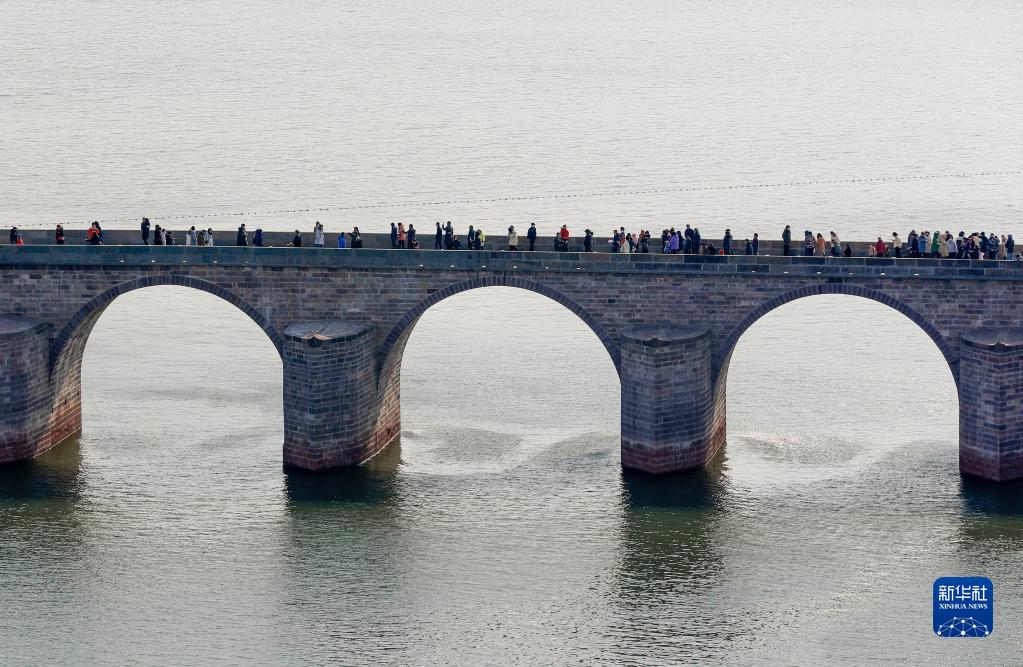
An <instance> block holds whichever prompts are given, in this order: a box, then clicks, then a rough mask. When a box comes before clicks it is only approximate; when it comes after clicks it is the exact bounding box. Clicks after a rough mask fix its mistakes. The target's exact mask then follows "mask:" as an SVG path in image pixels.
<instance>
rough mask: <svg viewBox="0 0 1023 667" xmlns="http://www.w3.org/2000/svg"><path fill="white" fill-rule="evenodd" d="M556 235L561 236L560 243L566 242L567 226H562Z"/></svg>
mask: <svg viewBox="0 0 1023 667" xmlns="http://www.w3.org/2000/svg"><path fill="white" fill-rule="evenodd" d="M558 234H559V235H560V236H561V240H562V241H567V240H568V236H569V234H568V225H562V226H561V231H560V232H558Z"/></svg>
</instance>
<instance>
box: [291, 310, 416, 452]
mask: <svg viewBox="0 0 1023 667" xmlns="http://www.w3.org/2000/svg"><path fill="white" fill-rule="evenodd" d="M283 356H284V464H285V465H288V466H294V467H297V468H304V469H307V470H322V469H325V468H334V467H338V466H345V465H357V464H359V463H362V462H363V461H365V460H367V459H369V458H371V457H372V456H373V455H374V454H376V453H377V452H378V451H379V450H380V449H382V448H383V447H384V446H386V445H387V443H388V442H390V440H391V439H392V438H393V437H394V435H396V434H397V433H396V431H394V432H391V430H390V429H382V430H378V427H379V426H380V419H379V418H380V405H381V401H380V398H379V396H378V392H377V372H376V336H375V330H374V327H373V325H371V324H367V323H363V322H346V321H341V320H327V321H318V322H305V323H301V324H295V325H292V326H290V327H288V328H287V329H286V330H285V331H284V349H283Z"/></svg>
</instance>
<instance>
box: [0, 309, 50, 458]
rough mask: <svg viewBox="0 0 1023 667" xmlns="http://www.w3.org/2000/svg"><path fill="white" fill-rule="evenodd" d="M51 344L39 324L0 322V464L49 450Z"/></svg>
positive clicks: (3, 319)
mask: <svg viewBox="0 0 1023 667" xmlns="http://www.w3.org/2000/svg"><path fill="white" fill-rule="evenodd" d="M51 425H52V400H51V394H50V341H49V337H48V336H47V325H46V324H45V323H44V322H39V321H36V320H31V319H28V318H22V317H0V463H8V462H10V461H20V460H22V459H30V458H32V457H34V456H37V455H39V454H42V453H43V452H45V451H46V450H47V449H49V448H50V447H51V446H52V445H53V438H52V435H51Z"/></svg>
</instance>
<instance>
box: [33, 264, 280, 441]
mask: <svg viewBox="0 0 1023 667" xmlns="http://www.w3.org/2000/svg"><path fill="white" fill-rule="evenodd" d="M159 285H174V286H178V287H190V288H192V289H197V290H200V291H202V292H207V293H209V294H212V295H214V296H217V297H219V298H221V299H223V300H224V301H227V302H228V303H230V304H231V305H233V306H235V307H236V308H238V309H239V310H241V311H242V312H243V313H245V314H246V315H247V316H248V317H249V318H250V319H251V320H252V321H253V322H255V323H256V325H257V326H258V327H259V328H260V329H261V330H262V331H263V333H265V334H266V336H267V338H269V339H270V342H271V343H273V346H274V348H276V350H277V353H278V354H282V350H283V346H284V339H283V337H282V336H281V334H280V333H279V332H278V331H277V330H276V329H275V328H274V326H273V325H272V324H271V323H270V321H269V320H268V319H267V318H266V317H264V316H263V314H262V313H260V312H259V311H258V310H256V308H255V307H253V306H252V305H251V304H250V303H248V302H247V301H245V300H244V299H242V298H241V297H239V296H238V295H237V294H234V293H233V292H231V291H229V290H226V289H224V288H223V287H220V286H219V285H217V284H215V283H212V282H209V281H207V280H202V279H200V278H193V277H191V276H184V275H177V274H173V273H170V274H160V275H153V276H145V277H142V278H135V279H134V280H128V281H125V282H123V283H118V284H117V285H114V286H113V287H111V288H110V289H108V290H105V291H104V292H103V293H102V294H99V295H98V296H96V297H94V298H92V299H90V300H89V302H88V303H86V304H85V305H84V306H82V307H81V308H80V309H79V310H78V312H76V313H75V314H74V316H72V317H71V319H70V320H68V321H67V323H66V324H65V325H64V327H63V328H62V329H61V330H60V332H58V334H57V336H56V338H54V340H53V344H52V345H51V346H50V386H51V395H52V398H53V426H52V436H51V440H52V442H53V443H54V444H56V443H58V442H61V441H63V440H64V439H66V438H67V437H69V436H71V435H73V434H74V433H77V432H78V431H79V430H80V429H81V426H82V417H81V393H82V389H81V373H82V371H81V366H82V356H83V354H84V352H85V346H86V343H87V342H88V340H89V336H90V335H91V334H92V330H93V328H94V327H95V326H96V322H98V321H99V318H100V316H101V315H102V314H103V312H104V311H105V310H106V309H107V307H108V306H110V304H111V303H113V302H114V300H115V299H116V298H117V297H119V296H121V295H122V294H126V293H128V292H132V291H134V290H138V289H143V288H145V287H156V286H159Z"/></svg>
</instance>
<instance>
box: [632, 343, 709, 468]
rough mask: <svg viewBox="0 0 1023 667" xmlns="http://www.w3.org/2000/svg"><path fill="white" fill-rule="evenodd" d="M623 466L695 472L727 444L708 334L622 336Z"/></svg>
mask: <svg viewBox="0 0 1023 667" xmlns="http://www.w3.org/2000/svg"><path fill="white" fill-rule="evenodd" d="M621 380H622V465H623V466H624V467H626V468H633V469H636V470H642V471H644V472H649V473H657V474H660V473H669V472H674V471H678V470H685V469H687V468H697V467H699V466H702V465H704V464H706V463H707V462H708V461H709V460H710V459H712V458H713V457H714V455H715V454H716V453H717V451H718V450H719V449H720V448H721V445H723V444H724V442H725V410H724V396H723V394H720V395H718V394H716V393H715V391H714V374H713V357H712V354H711V334H710V332H709V331H708V330H707V329H704V328H698V327H660V326H644V327H635V328H633V329H627V330H625V331H623V332H622V346H621Z"/></svg>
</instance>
